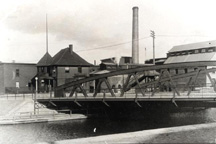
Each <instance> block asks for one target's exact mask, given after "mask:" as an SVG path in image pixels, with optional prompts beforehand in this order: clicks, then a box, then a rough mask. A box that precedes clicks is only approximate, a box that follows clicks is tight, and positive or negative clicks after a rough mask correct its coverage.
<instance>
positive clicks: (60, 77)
mask: <svg viewBox="0 0 216 144" xmlns="http://www.w3.org/2000/svg"><path fill="white" fill-rule="evenodd" d="M89 72H90V68H89V67H82V72H81V73H79V72H78V67H69V72H68V73H66V72H65V67H58V68H57V86H59V85H62V84H65V83H66V81H67V80H70V79H73V78H74V76H75V75H85V76H89Z"/></svg>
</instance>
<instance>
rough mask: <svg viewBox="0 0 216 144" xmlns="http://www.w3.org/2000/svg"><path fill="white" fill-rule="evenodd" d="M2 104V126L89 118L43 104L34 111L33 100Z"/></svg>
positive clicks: (5, 101)
mask: <svg viewBox="0 0 216 144" xmlns="http://www.w3.org/2000/svg"><path fill="white" fill-rule="evenodd" d="M0 103H1V105H0V125H10V124H24V123H38V122H51V121H65V120H74V119H86V118H87V116H85V115H82V114H72V112H71V111H70V110H61V111H57V110H51V109H48V108H46V107H45V106H44V105H41V104H40V105H39V106H40V108H39V109H36V110H35V111H34V101H33V100H32V99H25V100H1V101H0ZM37 106H38V105H37Z"/></svg>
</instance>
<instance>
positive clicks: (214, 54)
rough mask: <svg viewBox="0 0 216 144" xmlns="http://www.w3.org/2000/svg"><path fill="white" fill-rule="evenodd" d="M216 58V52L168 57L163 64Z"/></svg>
mask: <svg viewBox="0 0 216 144" xmlns="http://www.w3.org/2000/svg"><path fill="white" fill-rule="evenodd" d="M212 60H216V52H211V53H198V54H191V55H182V56H174V57H169V58H168V59H167V60H166V61H165V64H170V63H182V62H196V61H197V62H198V61H212Z"/></svg>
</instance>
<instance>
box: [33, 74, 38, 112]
mask: <svg viewBox="0 0 216 144" xmlns="http://www.w3.org/2000/svg"><path fill="white" fill-rule="evenodd" d="M37 92H38V77H35V96H34V115H36V99H37Z"/></svg>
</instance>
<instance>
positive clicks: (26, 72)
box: [0, 63, 37, 94]
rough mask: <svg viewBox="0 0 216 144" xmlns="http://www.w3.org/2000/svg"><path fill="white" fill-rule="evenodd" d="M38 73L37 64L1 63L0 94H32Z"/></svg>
mask: <svg viewBox="0 0 216 144" xmlns="http://www.w3.org/2000/svg"><path fill="white" fill-rule="evenodd" d="M36 73H37V69H36V64H29V63H0V94H5V93H31V92H32V91H33V86H32V82H31V79H32V77H34V76H35V75H36Z"/></svg>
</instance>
